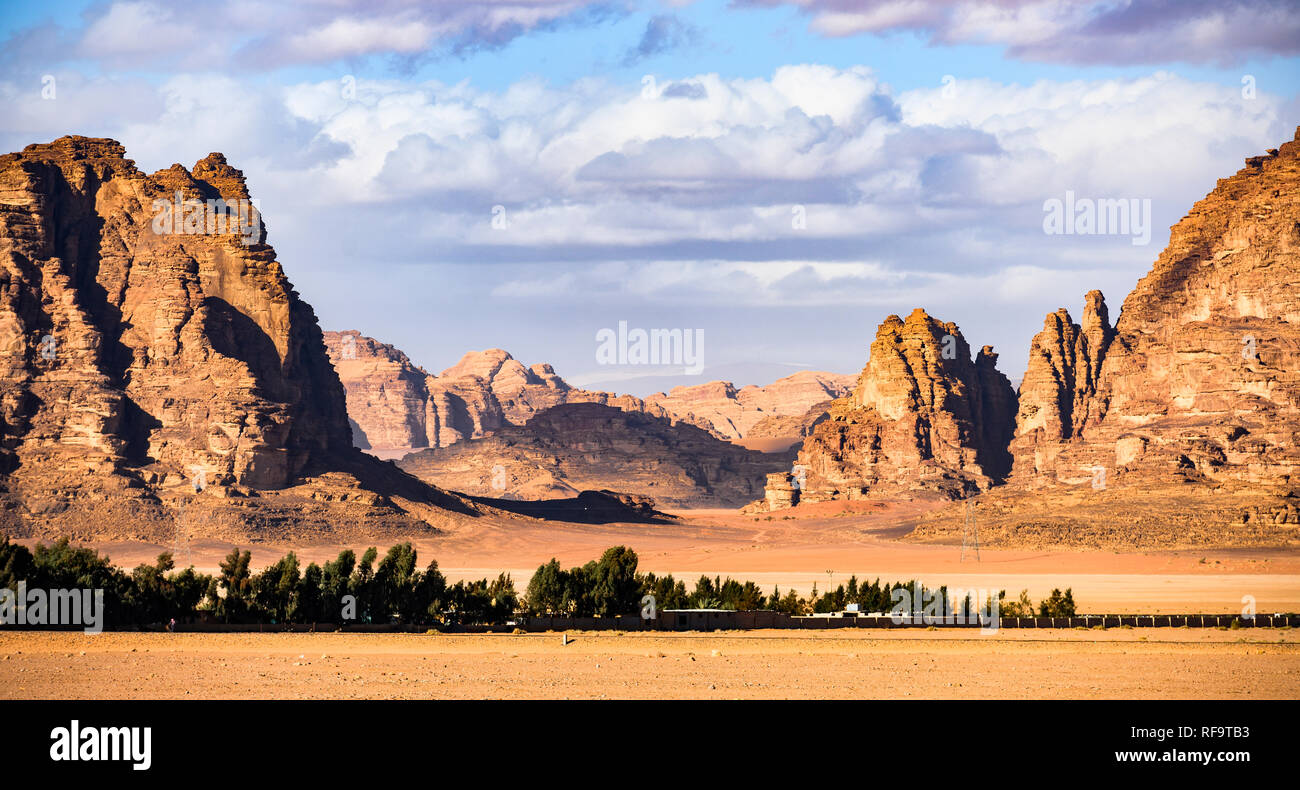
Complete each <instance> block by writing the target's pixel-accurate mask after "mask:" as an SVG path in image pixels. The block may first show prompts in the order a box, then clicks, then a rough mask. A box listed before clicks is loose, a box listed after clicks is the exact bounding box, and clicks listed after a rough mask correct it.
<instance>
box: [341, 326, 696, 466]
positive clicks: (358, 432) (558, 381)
mask: <svg viewBox="0 0 1300 790" xmlns="http://www.w3.org/2000/svg"><path fill="white" fill-rule="evenodd" d="M325 345H326V348H327V349H328V351H329V357H330V360H331V361H332V362H333V363H334V367H335V369H336V370H337V371H338V374H339V378H340V379H341V380H342V382H343V386H344V388H345V389H346V391H347V409H348V416H349V418H350V419H351V420H352V423H353V426H354V428H353V440H354V442H355V443H356V446H357V447H359V448H362V449H365V450H368V451H369V452H370V453H372V454H373V455H376V456H379V457H381V458H400V457H402V456H403V455H406V454H407V453H409V452H413V451H416V450H421V449H424V448H426V447H449V446H451V445H453V444H456V443H457V442H463V441H467V440H470V439H477V438H480V437H482V436H485V435H487V434H489V433H491V432H493V431H496V430H499V429H500V428H503V427H506V426H510V425H523V424H524V423H526V422H528V420H529V419H530V418H532V417H533V416H534V415H536V414H538V413H539V412H542V411H545V410H546V409H549V408H551V407H552V406H559V405H561V404H564V403H599V404H602V405H607V406H612V407H614V408H619V409H623V410H625V411H636V412H645V413H647V414H650V415H652V416H656V417H670V416H671V415H669V414H668V412H666V411H665V410H663V409H661V408H658V407H656V406H651V405H647V404H646V402H645V401H643V400H641V399H640V398H636V397H633V396H631V395H615V394H613V393H609V392H596V391H591V390H584V389H580V388H577V387H571V386H569V385H568V383H566V382H565V381H564V379H562V378H560V377H559V376H558V375H557V374H556V373H555V370H554V369H553V368H552V367H551V366H550V365H547V364H536V365H533V366H532V367H525V366H524V365H523V364H522V363H521V362H519V361H518V360H516V359H515V358H514V357H512V356H510V354H509V353H508V352H506V351H504V350H502V349H499V348H491V349H488V350H486V351H471V352H469V353H467V354H465V355H464V356H463V357H461V359H460V361H459V362H457V363H456V364H455V365H453V366H451V367H450V368H447V369H446V370H444V371H443V372H442V373H439V374H438V375H436V376H434V375H430V374H429V373H427V372H425V370H424V369H423V368H421V367H419V366H417V365H415V364H413V363H412V362H411V360H410V359H409V358H408V357H407V356H406V354H404V353H403V352H402V351H400V350H398V349H397V348H395V347H393V346H391V345H388V344H386V343H381V342H379V341H377V340H375V339H374V338H369V337H365V336H364V335H362V334H361V333H360V332H357V331H356V330H351V331H346V332H326V333H325Z"/></svg>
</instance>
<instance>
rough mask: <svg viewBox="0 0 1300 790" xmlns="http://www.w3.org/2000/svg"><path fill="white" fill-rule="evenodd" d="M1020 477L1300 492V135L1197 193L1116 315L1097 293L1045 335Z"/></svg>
mask: <svg viewBox="0 0 1300 790" xmlns="http://www.w3.org/2000/svg"><path fill="white" fill-rule="evenodd" d="M1013 451H1014V453H1015V456H1016V460H1015V476H1014V481H1015V482H1019V483H1023V484H1025V485H1028V486H1041V485H1053V484H1059V483H1080V482H1084V481H1090V480H1092V479H1093V478H1094V477H1095V476H1102V475H1104V476H1105V479H1106V481H1107V484H1110V485H1114V484H1123V483H1124V482H1126V481H1127V482H1140V483H1142V484H1144V485H1147V484H1151V483H1156V482H1184V481H1190V482H1206V483H1214V484H1219V483H1228V482H1235V483H1242V484H1249V485H1254V486H1261V487H1264V488H1268V489H1270V490H1274V491H1277V492H1286V493H1300V142H1288V143H1285V144H1283V145H1282V146H1281V147H1280V148H1279V149H1274V150H1272V151H1270V153H1269V155H1268V156H1260V157H1251V158H1250V159H1248V160H1247V166H1246V167H1245V168H1244V169H1242V170H1241V171H1239V172H1238V173H1237V174H1236V175H1234V176H1232V177H1231V178H1225V179H1221V180H1220V181H1219V183H1218V185H1217V186H1216V187H1215V189H1214V190H1213V191H1212V192H1211V193H1210V194H1209V195H1207V196H1206V197H1205V198H1204V199H1203V200H1201V201H1199V202H1197V203H1196V205H1195V206H1193V207H1192V210H1191V211H1190V212H1188V214H1187V216H1185V217H1184V218H1183V219H1182V220H1180V221H1179V222H1178V223H1177V224H1176V225H1175V226H1174V227H1173V228H1172V230H1171V233H1170V240H1169V246H1168V247H1167V248H1166V249H1165V250H1164V252H1162V253H1161V254H1160V257H1159V258H1158V259H1157V260H1156V262H1155V265H1154V266H1153V267H1152V269H1151V271H1150V272H1149V273H1148V274H1147V275H1146V276H1145V277H1144V278H1142V280H1141V281H1140V282H1139V283H1138V285H1137V287H1136V288H1135V289H1134V290H1133V292H1132V293H1130V294H1129V296H1128V298H1127V299H1125V300H1124V307H1123V309H1122V311H1121V313H1120V318H1119V321H1118V322H1117V323H1116V325H1115V327H1114V329H1113V330H1111V329H1110V328H1109V327H1108V326H1107V316H1106V310H1105V304H1104V302H1103V301H1102V299H1101V295H1100V294H1099V293H1098V292H1096V291H1093V292H1092V293H1090V294H1088V302H1087V306H1086V307H1085V311H1084V320H1083V324H1082V326H1076V325H1073V324H1071V323H1070V321H1069V316H1068V314H1066V313H1065V311H1063V310H1062V311H1058V313H1057V314H1056V315H1055V316H1048V321H1047V326H1046V327H1045V328H1044V330H1043V332H1041V333H1040V334H1039V335H1038V336H1037V337H1036V338H1035V339H1034V345H1033V348H1032V350H1031V352H1030V358H1029V367H1028V370H1027V372H1026V374H1025V382H1024V384H1023V385H1022V387H1021V392H1020V413H1019V416H1018V418H1017V426H1016V439H1015V442H1014V444H1013Z"/></svg>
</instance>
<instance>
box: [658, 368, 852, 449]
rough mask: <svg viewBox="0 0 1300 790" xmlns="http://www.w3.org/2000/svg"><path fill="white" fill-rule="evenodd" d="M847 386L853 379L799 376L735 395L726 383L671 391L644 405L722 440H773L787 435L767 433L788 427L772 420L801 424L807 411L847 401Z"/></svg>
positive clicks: (819, 374) (802, 373) (806, 372)
mask: <svg viewBox="0 0 1300 790" xmlns="http://www.w3.org/2000/svg"><path fill="white" fill-rule="evenodd" d="M853 382H854V377H853V376H842V375H838V374H835V373H822V372H819V371H810V370H804V371H800V372H798V373H795V374H793V375H790V376H786V377H785V378H781V379H777V380H776V381H774V382H772V383H771V384H768V385H766V386H763V387H759V386H757V385H753V384H750V385H748V386H745V387H741V388H740V389H736V388H735V386H733V385H732V384H731V383H730V382H726V381H710V382H707V383H704V384H696V385H692V386H689V387H674V388H673V389H672V390H671V391H670V392H668V393H662V392H661V393H659V394H657V395H651V396H650V397H648V398H646V402H647V403H648V404H651V405H653V406H659V407H662V408H663V409H664V410H666V411H667V412H669V413H670V414H672V415H674V416H675V417H677V419H680V420H683V421H686V422H690V423H693V424H695V425H700V426H701V427H704V428H706V429H708V430H711V431H712V432H713V433H714V434H716V435H717V436H719V437H721V438H724V439H746V438H775V437H780V436H786V435H787V434H781V433H773V431H780V430H786V429H788V428H790V427H792V426H791V425H790V423H786V422H779V421H777V419H774V418H782V417H793V418H797V419H798V418H803V416H804V415H805V414H806V413H807V412H808V410H809V409H810V408H811V407H812V406H814V405H816V404H819V403H824V402H826V401H828V400H832V399H834V398H839V397H843V396H844V395H847V394H848V393H849V391H850V390H852V388H853ZM760 426H761V429H760ZM789 435H791V436H797V435H798V434H789Z"/></svg>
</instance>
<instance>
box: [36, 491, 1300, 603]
mask: <svg viewBox="0 0 1300 790" xmlns="http://www.w3.org/2000/svg"><path fill="white" fill-rule="evenodd" d="M933 506H934V505H933V504H932V503H926V502H919V501H914V502H865V501H864V502H826V503H820V504H818V505H814V506H801V507H799V508H797V509H795V510H793V511H782V512H780V513H779V514H770V515H771V518H770V519H769V517H768V514H765V515H763V516H752V515H743V514H741V513H739V512H738V511H734V510H694V511H681V512H679V513H677V514H676V515H678V516H679V517H680V520H679V521H677V522H674V523H666V524H630V523H613V524H572V523H567V522H555V521H538V520H533V519H502V518H480V519H474V520H470V521H466V522H464V523H463V524H461V525H459V526H457V527H456V528H455V529H454V530H451V531H447V532H445V533H442V534H439V535H436V536H432V537H430V536H420V537H415V538H412V543H414V545H415V547H416V548H417V550H418V551H419V557H420V560H419V561H420V564H421V565H424V564H426V563H427V562H428V561H429V559H431V558H436V559H437V560H438V564H439V566H440V568H441V570H442V572H443V574H444V575H446V576H447V577H448V578H449V579H451V580H453V581H455V580H459V579H470V578H473V579H479V578H484V577H495V576H496V575H497V573H500V572H502V571H505V572H508V573H510V574H511V575H512V577H513V578H514V580H515V583H516V587H517V589H519V591H520V592H522V591H523V589H524V587H525V586H526V585H527V583H528V579H529V578H530V577H531V576H532V574H533V572H534V571H535V570H536V569H537V566H539V565H541V564H542V563H544V562H546V561H548V560H549V559H550V558H552V557H555V558H557V559H558V560H559V561H560V562H561V563H563V564H564V565H565V566H566V567H568V566H573V565H581V564H582V563H585V562H587V561H588V560H592V559H595V558H597V557H599V556H600V553H601V552H602V551H603V550H605V549H606V548H608V547H610V546H615V545H620V544H622V545H627V546H631V547H632V548H633V549H635V550H636V552H637V553H638V555H639V557H640V569H641V570H642V571H653V572H655V573H658V574H665V573H671V574H673V575H674V576H676V577H677V578H679V579H683V580H685V581H686V583H687V587H688V588H691V587H693V586H694V583H695V580H696V579H698V578H699V577H700V576H701V575H709V576H715V575H720V576H724V577H725V576H731V577H733V578H737V579H741V580H752V581H754V582H756V583H758V584H760V585H761V586H762V588H763V589H764V590H766V591H770V589H771V588H772V587H775V586H779V587H780V588H781V590H782V591H783V592H784V591H785V590H787V589H789V588H795V589H796V590H798V591H799V592H800V593H801V594H807V593H808V592H809V591H810V590H811V588H812V585H813V584H817V586H818V589H819V590H825V589H826V588H827V586H828V584H830V585H831V586H834V585H838V584H841V583H844V582H846V581H847V580H848V578H849V577H850V576H851V575H856V576H857V577H858V579H860V580H870V579H875V578H877V577H879V578H880V579H881V580H882V581H894V580H898V581H906V580H910V579H914V578H915V579H920V580H921V581H923V582H925V583H927V584H929V585H932V586H938V585H941V584H947V585H948V586H949V587H950V588H951V589H956V588H961V589H980V590H1001V589H1005V590H1007V592H1008V594H1009V595H1010V596H1011V597H1015V596H1016V595H1017V594H1018V593H1019V591H1020V590H1022V589H1027V590H1028V591H1029V594H1030V596H1031V597H1032V598H1033V599H1034V600H1035V601H1037V600H1039V599H1041V598H1043V597H1045V596H1046V595H1047V594H1048V593H1049V592H1050V591H1051V589H1052V588H1056V587H1059V588H1062V589H1064V588H1067V587H1069V588H1072V589H1073V591H1074V598H1075V601H1076V602H1077V604H1078V610H1079V612H1080V613H1094V614H1102V613H1132V614H1160V613H1184V612H1202V613H1219V614H1229V613H1239V612H1241V611H1242V610H1243V608H1245V606H1246V605H1247V603H1248V601H1246V600H1243V599H1246V598H1247V597H1249V598H1251V599H1253V600H1254V606H1255V607H1256V611H1258V612H1262V613H1271V612H1297V611H1300V552H1297V551H1295V550H1283V549H1276V548H1273V549H1259V548H1240V549H1234V548H1221V549H1195V550H1169V551H1134V552H1109V551H1096V550H1093V551H1071V550H1064V549H1063V550H1053V551H1040V550H990V549H987V548H983V549H981V550H980V551H979V553H978V558H977V557H976V553H975V552H974V551H973V550H970V549H968V550H967V551H966V552H965V555H964V556H963V552H962V549H961V546H960V545H935V544H920V543H912V542H907V541H903V540H899V538H901V537H903V536H904V535H906V534H907V532H908V531H910V529H911V525H912V524H913V523H915V519H916V518H917V516H918V515H920V514H921V513H924V512H925V511H926V510H927V509H928V508H931V507H933ZM398 539H399V538H393V539H389V540H376V541H375V545H378V546H379V548H380V550H381V552H382V551H383V550H384V549H385V548H387V546H389V545H391V544H392V543H395V542H397V540H398ZM23 542H25V543H29V544H30V543H32V541H23ZM90 545H94V546H95V547H96V548H98V549H100V550H102V551H104V552H106V553H107V554H108V555H109V556H110V557H111V558H112V559H113V561H114V562H115V563H117V564H119V565H122V566H124V567H128V568H130V567H134V566H135V565H137V564H139V563H142V562H152V561H153V559H154V557H155V556H157V554H158V553H159V552H161V551H164V550H173V546H171V545H165V544H153V543H120V542H119V543H99V544H90ZM233 547H234V546H233V544H229V543H221V542H214V541H201V540H195V541H190V542H189V543H188V544H186V547H185V548H183V549H182V550H180V551H177V552H176V553H177V560H178V563H179V564H181V565H187V564H191V563H192V564H194V565H195V566H196V567H197V568H199V569H200V570H202V571H204V572H207V573H212V572H215V570H216V568H217V563H218V562H219V561H220V559H221V558H222V557H223V556H225V555H226V554H227V553H229V551H230V550H231V548H233ZM241 548H247V549H251V551H252V552H253V565H254V566H255V567H259V568H260V567H263V566H265V565H268V564H270V563H272V562H274V561H276V560H277V559H279V558H280V557H281V556H282V555H283V554H285V553H286V552H288V551H290V550H293V551H295V552H297V554H298V556H299V558H300V559H301V560H302V561H303V563H304V565H305V564H306V563H307V562H318V563H322V562H325V561H327V560H330V559H333V558H334V557H335V556H336V555H337V554H338V552H339V551H340V550H341V549H343V548H351V549H354V550H356V551H358V552H360V551H362V550H364V549H365V546H359V545H340V544H339V543H337V542H331V541H328V540H325V541H317V542H312V543H297V544H293V545H279V544H271V543H261V544H246V545H243V546H242V547H241Z"/></svg>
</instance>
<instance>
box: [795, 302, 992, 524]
mask: <svg viewBox="0 0 1300 790" xmlns="http://www.w3.org/2000/svg"><path fill="white" fill-rule="evenodd" d="M996 363H997V355H996V354H994V353H993V350H992V348H990V347H989V346H985V347H984V348H983V349H981V350H980V352H979V354H978V355H977V356H976V357H975V358H974V360H972V358H971V352H970V347H969V346H968V345H967V343H966V340H965V338H963V337H962V334H961V331H960V330H959V329H958V328H957V325H956V324H953V323H941V322H940V321H937V320H935V319H934V318H931V317H930V316H929V315H927V314H926V313H925V311H924V310H921V309H919V308H918V309H917V310H915V311H913V312H912V314H911V315H909V316H908V317H907V320H906V321H904V320H902V319H900V318H899V317H898V316H889V317H888V318H887V319H885V322H884V323H883V324H881V326H880V329H879V330H878V332H877V334H876V339H875V341H874V342H873V343H872V344H871V358H870V360H869V361H868V363H867V366H866V368H865V369H864V370H863V372H862V374H861V376H860V377H859V378H858V384H857V387H856V388H855V389H854V390H853V393H852V394H851V395H849V396H847V397H844V398H839V399H836V400H835V401H833V402H832V403H831V407H830V416H829V418H828V419H826V420H823V421H822V422H820V423H818V424H816V426H815V427H813V429H812V433H811V435H809V436H808V438H807V439H806V440H805V441H804V443H803V447H802V448H801V449H800V451H799V455H798V460H797V462H796V466H795V470H796V480H797V481H798V482H799V488H800V489H801V490H800V493H799V499H800V500H801V501H813V502H815V501H824V500H828V499H859V498H863V497H865V496H868V495H869V494H878V493H891V494H897V493H904V492H910V491H932V492H936V493H938V494H941V495H943V496H947V497H951V498H960V497H964V496H967V495H969V494H972V493H975V492H977V491H982V490H986V489H988V488H989V487H990V486H992V485H993V484H994V483H996V482H998V481H1000V480H1001V479H1002V478H1003V477H1005V476H1006V474H1007V473H1008V472H1009V471H1010V466H1011V459H1010V455H1009V453H1008V452H1007V449H1006V448H1007V443H1008V441H1009V440H1010V437H1011V431H1012V427H1013V420H1014V414H1015V409H1016V397H1015V393H1014V391H1013V390H1012V389H1011V384H1010V382H1008V381H1007V379H1006V377H1005V376H1003V375H1002V374H1001V373H999V372H998V370H997V367H996ZM777 494H778V495H777V496H776V498H775V499H774V500H773V499H772V498H769V501H778V502H784V501H785V500H786V499H788V497H786V496H785V495H784V494H783V493H782V492H777Z"/></svg>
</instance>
